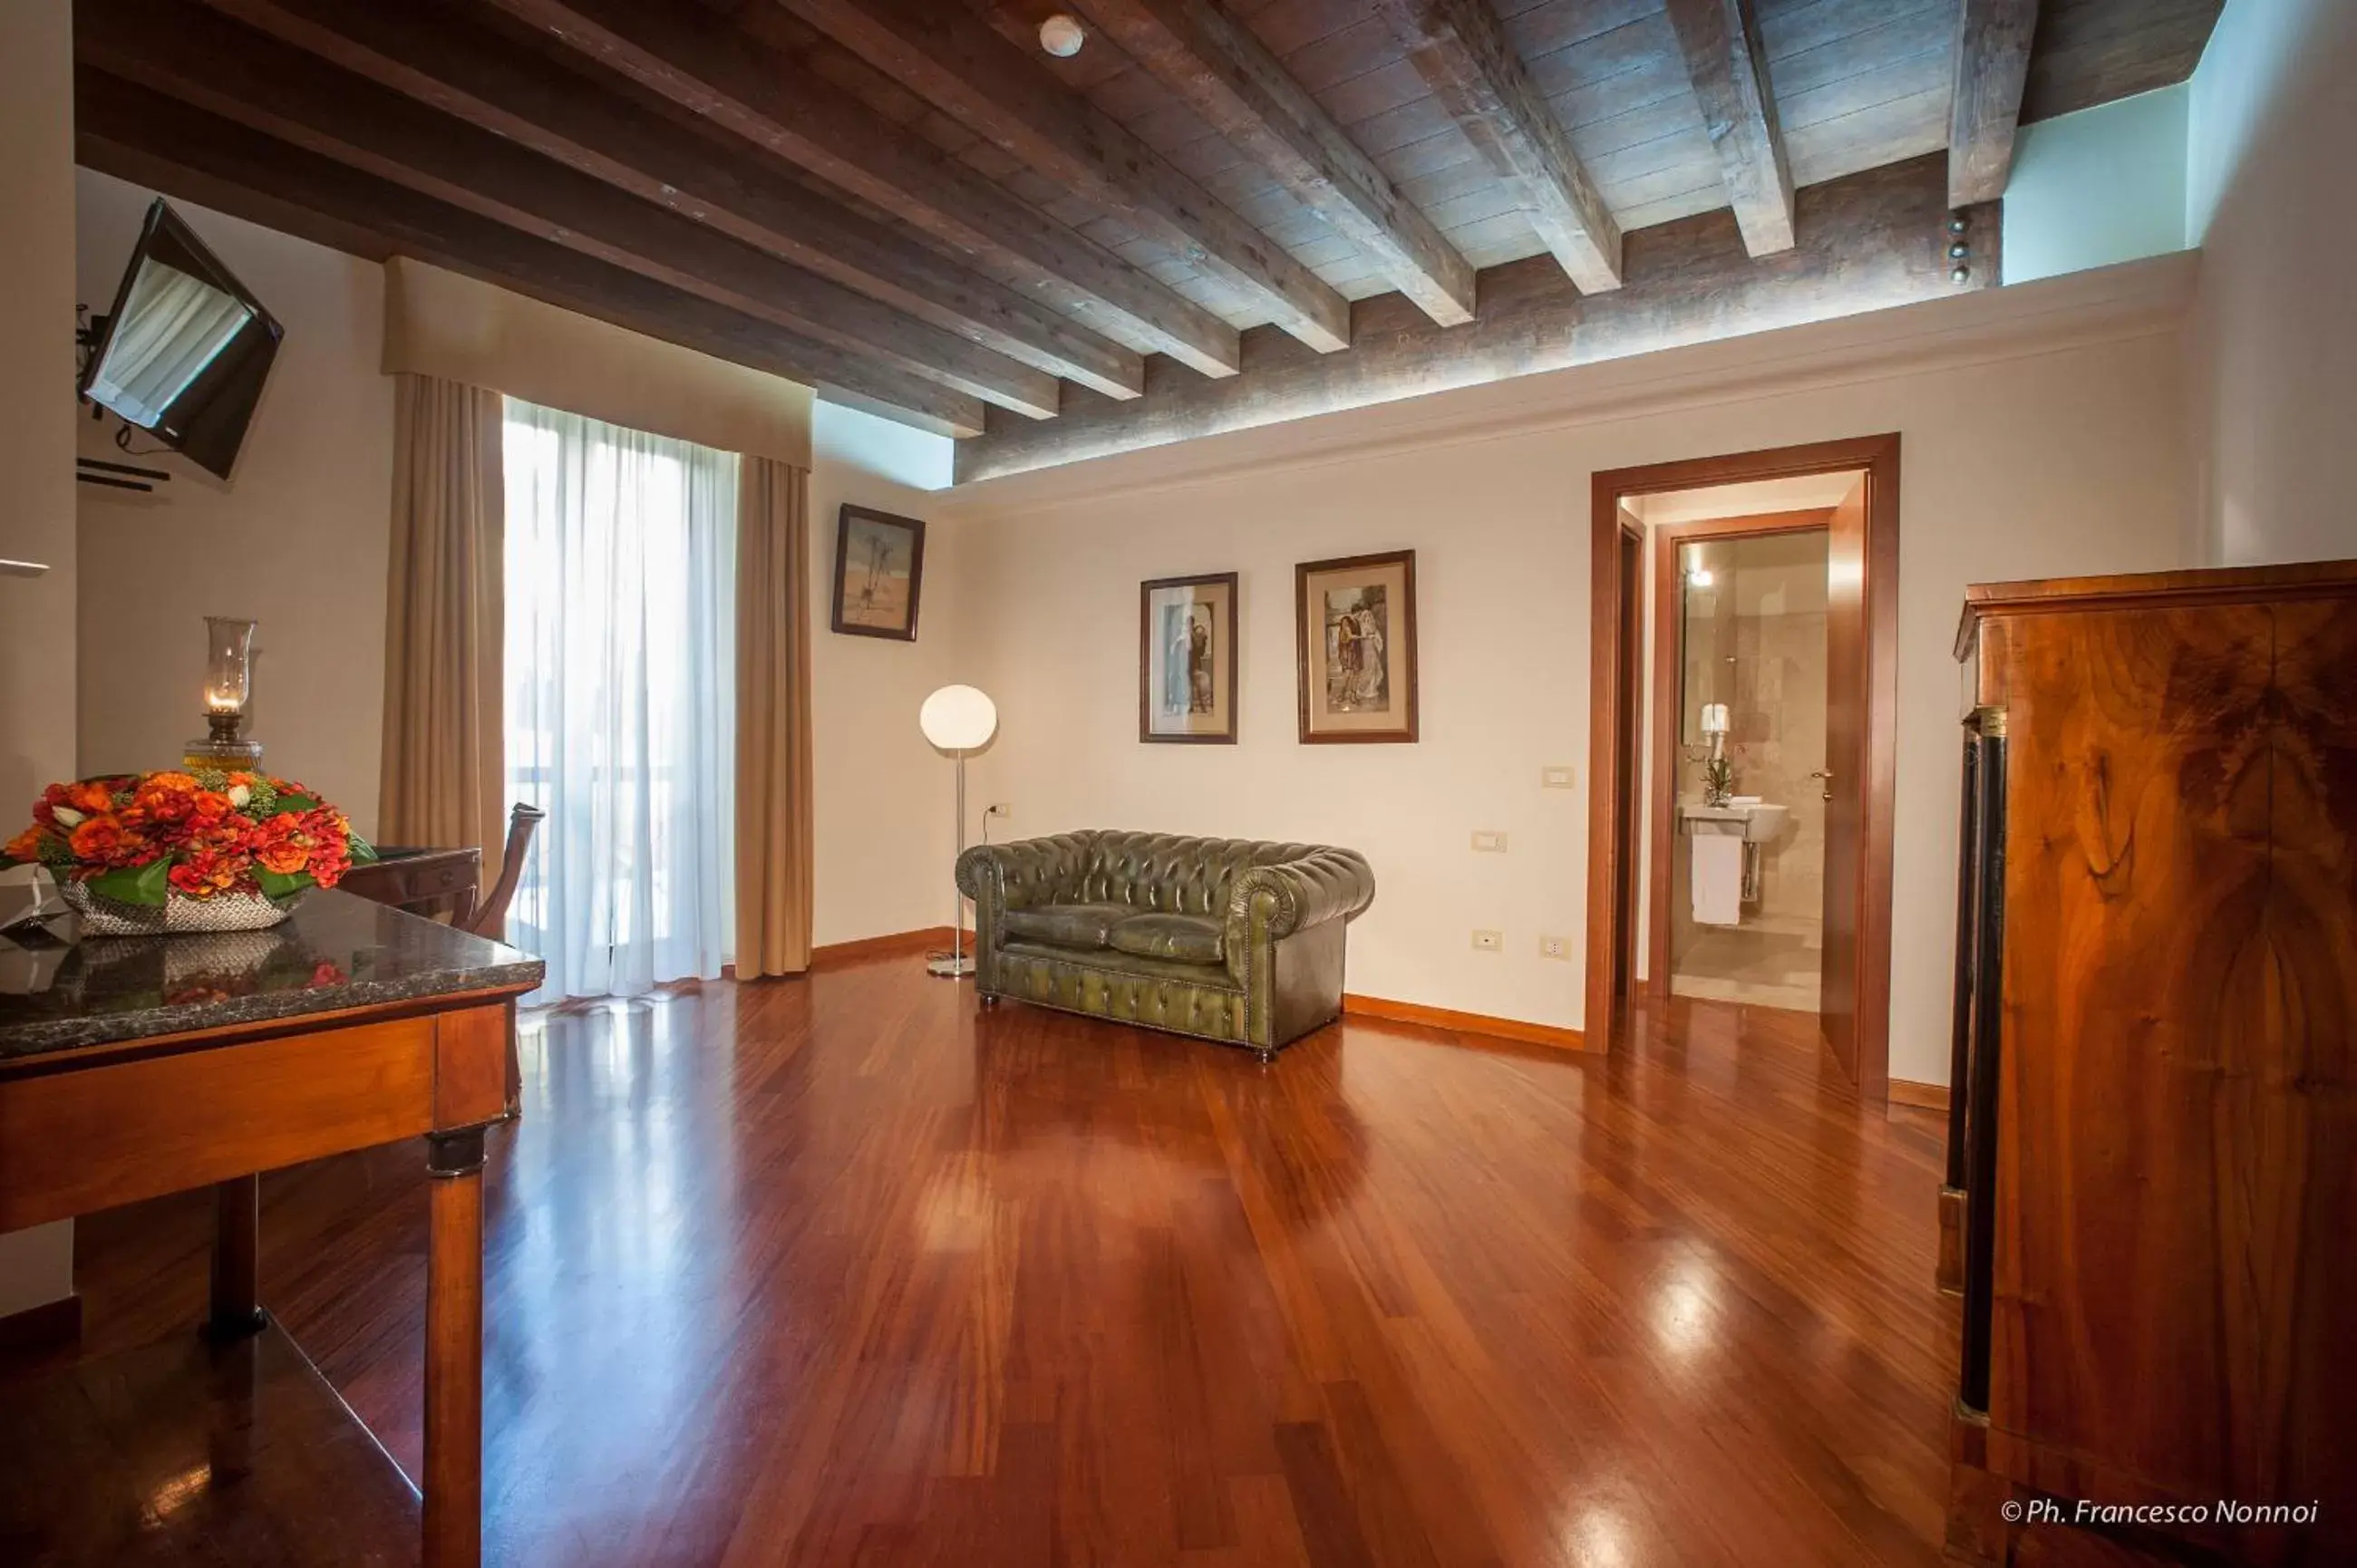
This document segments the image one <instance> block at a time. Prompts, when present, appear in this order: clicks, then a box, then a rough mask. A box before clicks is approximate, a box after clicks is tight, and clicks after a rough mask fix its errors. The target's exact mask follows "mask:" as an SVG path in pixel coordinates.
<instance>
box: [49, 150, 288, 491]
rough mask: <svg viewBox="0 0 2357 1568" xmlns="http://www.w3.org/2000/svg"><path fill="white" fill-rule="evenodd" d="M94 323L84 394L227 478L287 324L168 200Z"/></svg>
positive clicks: (151, 212) (156, 210) (151, 216)
mask: <svg viewBox="0 0 2357 1568" xmlns="http://www.w3.org/2000/svg"><path fill="white" fill-rule="evenodd" d="M91 332H92V337H93V338H94V340H95V341H94V344H93V347H92V349H91V356H90V363H89V366H88V367H87V368H86V369H85V370H84V371H82V378H81V394H82V395H83V396H84V397H86V398H88V399H90V400H91V402H92V403H97V404H98V405H99V406H100V407H102V408H104V409H107V410H109V411H110V412H112V413H116V414H119V415H121V416H122V418H123V420H124V423H125V424H132V425H135V426H136V427H137V428H139V429H141V430H145V431H149V432H152V433H153V434H154V435H156V437H157V439H159V440H161V441H163V442H164V443H165V444H166V445H167V446H171V447H173V448H174V449H176V450H177V451H178V452H179V453H180V455H181V456H185V457H187V458H188V460H189V461H190V462H192V463H195V464H197V465H198V466H199V467H203V468H206V469H209V470H210V471H211V472H213V473H215V474H218V475H220V476H221V478H224V479H226V478H229V471H230V468H231V466H232V465H233V464H235V463H236V461H237V449H238V447H239V446H240V445H241V444H242V442H243V441H244V440H245V427H246V426H247V424H250V423H252V422H253V406H254V404H255V403H257V402H259V401H260V400H261V397H262V383H263V381H264V380H265V379H266V378H267V377H268V376H269V374H270V362H271V360H274V359H275V358H276V357H277V354H278V339H279V338H280V336H281V329H280V328H279V325H278V323H277V321H276V320H275V319H274V318H273V317H272V316H271V314H270V312H268V311H266V310H264V309H263V308H262V302H261V301H260V300H258V299H256V298H254V297H253V295H252V294H251V293H249V292H248V291H247V289H246V287H245V285H243V284H241V283H239V282H238V281H237V279H236V278H235V277H234V276H233V275H231V273H230V270H229V269H228V268H227V267H225V266H223V265H221V259H220V258H219V257H217V256H215V255H214V254H213V253H212V252H210V250H207V249H206V248H205V242H203V241H202V240H199V239H198V238H197V235H196V231H194V230H192V229H190V228H189V227H188V224H187V223H186V222H185V221H184V220H182V219H181V217H180V215H179V214H178V213H177V212H175V211H173V210H172V209H171V208H170V207H169V206H167V204H166V203H165V201H164V199H163V198H162V197H160V196H159V197H157V198H156V204H155V205H154V206H153V207H150V208H149V209H147V221H146V223H145V226H144V227H142V228H141V230H140V231H139V245H138V248H137V249H136V250H135V251H133V252H131V264H130V265H129V266H128V267H127V268H125V269H124V274H123V285H122V287H120V288H119V289H117V290H116V291H115V295H114V309H113V313H112V314H110V315H108V316H106V317H102V318H101V319H99V320H97V321H94V322H92V323H91Z"/></svg>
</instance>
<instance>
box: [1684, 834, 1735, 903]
mask: <svg viewBox="0 0 2357 1568" xmlns="http://www.w3.org/2000/svg"><path fill="white" fill-rule="evenodd" d="M1688 842H1689V843H1692V844H1693V846H1694V918H1695V923H1696V924H1698V925H1705V926H1734V925H1739V924H1741V923H1742V920H1743V841H1742V840H1741V839H1739V838H1738V837H1737V836H1736V835H1735V834H1733V833H1696V834H1695V836H1694V837H1693V838H1692V839H1691V840H1689V841H1688Z"/></svg>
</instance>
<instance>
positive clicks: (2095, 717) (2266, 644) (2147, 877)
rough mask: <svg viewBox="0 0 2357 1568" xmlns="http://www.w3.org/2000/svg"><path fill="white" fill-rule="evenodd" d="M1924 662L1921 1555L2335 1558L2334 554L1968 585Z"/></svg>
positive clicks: (2338, 1143)
mask: <svg viewBox="0 0 2357 1568" xmlns="http://www.w3.org/2000/svg"><path fill="white" fill-rule="evenodd" d="M1957 656H1958V658H1959V659H1960V660H1962V662H1963V665H1964V708H1965V710H1966V719H1965V724H1964V747H1963V753H1964V819H1965V833H1964V857H1963V866H1962V875H1961V876H1960V879H1959V887H1958V917H1959V919H1958V949H1959V951H1958V957H1957V965H1956V976H1957V1029H1956V1036H1955V1040H1954V1051H1955V1061H1954V1064H1953V1069H1954V1070H1953V1080H1952V1081H1953V1084H1954V1085H1955V1087H1956V1090H1957V1091H1958V1092H1956V1093H1955V1094H1954V1096H1953V1101H1952V1112H1951V1121H1950V1133H1949V1162H1950V1171H1949V1178H1948V1179H1949V1185H1950V1190H1949V1192H1948V1193H1946V1194H1945V1195H1943V1202H1942V1214H1941V1218H1942V1225H1943V1249H1942V1252H1943V1274H1945V1275H1947V1276H1948V1278H1947V1281H1946V1282H1945V1283H1952V1284H1953V1285H1955V1286H1957V1287H1959V1288H1960V1289H1961V1293H1962V1295H1963V1298H1964V1319H1963V1332H1962V1336H1961V1339H1962V1354H1961V1357H1960V1362H1961V1364H1960V1367H1959V1377H1958V1383H1957V1401H1956V1406H1955V1416H1954V1423H1953V1446H1954V1458H1955V1466H1954V1483H1953V1499H1952V1505H1953V1506H1952V1509H1951V1513H1950V1520H1949V1541H1950V1547H1951V1552H1952V1554H1953V1555H1954V1556H1956V1557H1958V1558H1960V1559H1962V1560H1964V1561H1968V1562H1970V1561H1979V1562H1995V1563H2013V1562H2017V1561H2018V1562H2020V1563H2031V1562H2038V1563H2057V1564H2062V1563H2144V1562H2173V1561H2184V1562H2193V1563H2219V1562H2224V1563H2268V1564H2319V1565H2320V1564H2324V1563H2357V1073H2352V1057H2357V562H2332V563H2319V564H2302V565H2295V566H2281V567H2263V568H2251V569H2234V570H2222V571H2208V572H2181V573H2165V574H2158V575H2147V576H2123V577H2094V578H2075V579H2068V580H2058V581H2052V582H2042V583H2007V584H2000V585H1992V586H1986V587H1975V588H1974V589H1972V590H1970V591H1969V593H1968V594H1967V596H1966V604H1965V608H1964V625H1963V628H1962V629H1961V630H1960V632H1959V634H1958V638H1957ZM2040 1498H2050V1499H2056V1500H2057V1501H2058V1502H2059V1503H2060V1505H2061V1507H2062V1509H2064V1510H2065V1513H2066V1516H2067V1515H2068V1513H2069V1512H2070V1511H2071V1510H2072V1509H2073V1508H2074V1507H2075V1505H2076V1503H2077V1501H2078V1500H2079V1499H2082V1498H2084V1499H2089V1500H2091V1501H2093V1502H2097V1503H2106V1504H2129V1505H2135V1504H2147V1505H2163V1506H2165V1507H2168V1508H2170V1509H2175V1510H2176V1517H2174V1518H2170V1517H2167V1516H2150V1517H2148V1518H2147V1520H2146V1521H2144V1522H2142V1523H2115V1524H2114V1525H2112V1526H2111V1527H2109V1528H2107V1529H2104V1530H2096V1531H2089V1530H2061V1529H2055V1528H2051V1527H2046V1526H2039V1525H2024V1524H2020V1523H2009V1522H2007V1520H2005V1518H2004V1517H2003V1509H2004V1506H2005V1505H2006V1504H2007V1503H2014V1504H2019V1505H2023V1506H2025V1507H2029V1508H2030V1509H2031V1511H2032V1513H2033V1515H2034V1514H2035V1511H2036V1509H2035V1508H2034V1506H2033V1505H2034V1504H2035V1502H2036V1500H2037V1499H2040ZM2222 1503H2234V1504H2251V1505H2276V1506H2279V1507H2282V1508H2285V1509H2294V1510H2296V1509H2298V1508H2299V1506H2300V1505H2314V1507H2315V1509H2316V1514H2317V1517H2316V1518H2315V1520H2314V1521H2313V1522H2301V1521H2298V1514H2297V1513H2296V1512H2294V1513H2291V1514H2288V1515H2287V1516H2285V1517H2284V1518H2283V1519H2282V1520H2279V1521H2277V1522H2272V1523H2266V1522H2260V1523H2254V1522H2246V1521H2244V1520H2229V1519H2225V1518H2222V1511H2223V1510H2222V1509H2220V1507H2219V1505H2220V1504H2222ZM2196 1508H2198V1509H2200V1510H2201V1514H2202V1515H2203V1516H2206V1517H2194V1513H2193V1510H2194V1509H2196ZM2261 1517H2262V1518H2263V1519H2264V1517H2265V1516H2261Z"/></svg>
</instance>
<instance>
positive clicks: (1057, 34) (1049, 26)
mask: <svg viewBox="0 0 2357 1568" xmlns="http://www.w3.org/2000/svg"><path fill="white" fill-rule="evenodd" d="M1088 41H1089V35H1088V34H1087V33H1086V32H1085V31H1083V30H1082V27H1081V25H1080V23H1078V22H1076V21H1074V20H1073V19H1072V18H1071V17H1070V16H1066V15H1065V14H1064V13H1063V12H1061V11H1059V12H1057V13H1056V14H1055V15H1054V16H1050V17H1049V18H1048V19H1047V20H1046V21H1044V22H1042V23H1040V24H1039V47H1040V48H1043V49H1046V50H1047V51H1048V52H1049V54H1051V55H1054V56H1055V57H1056V58H1057V59H1071V58H1072V57H1073V56H1074V55H1076V54H1078V53H1080V52H1081V46H1082V44H1084V43H1087V42H1088Z"/></svg>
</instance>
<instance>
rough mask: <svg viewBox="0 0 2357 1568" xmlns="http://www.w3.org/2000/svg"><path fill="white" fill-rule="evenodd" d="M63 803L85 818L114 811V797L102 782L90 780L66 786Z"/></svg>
mask: <svg viewBox="0 0 2357 1568" xmlns="http://www.w3.org/2000/svg"><path fill="white" fill-rule="evenodd" d="M65 803H66V804H67V805H69V806H71V807H72V808H73V809H74V810H75V811H80V812H81V814H82V815H83V816H85V817H89V816H95V815H96V814H97V813H99V812H101V811H113V809H114V796H113V794H112V793H110V792H109V791H108V789H107V788H106V784H105V782H104V781H102V780H101V779H84V780H83V781H82V782H81V783H79V784H69V785H67V786H66V798H65Z"/></svg>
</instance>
